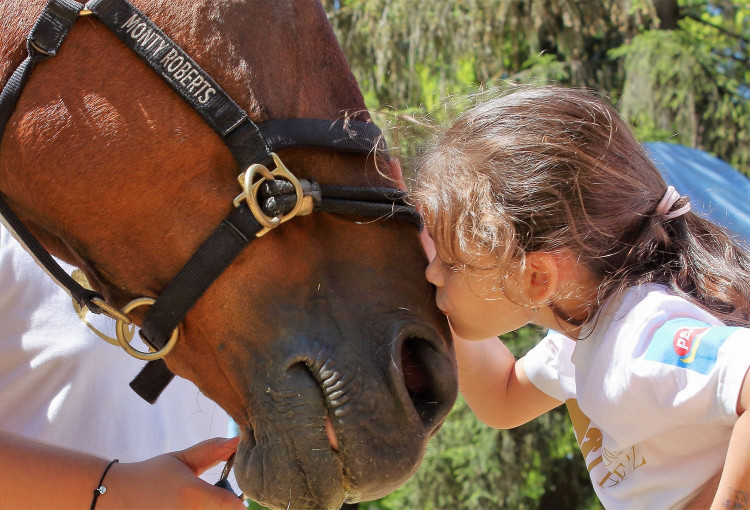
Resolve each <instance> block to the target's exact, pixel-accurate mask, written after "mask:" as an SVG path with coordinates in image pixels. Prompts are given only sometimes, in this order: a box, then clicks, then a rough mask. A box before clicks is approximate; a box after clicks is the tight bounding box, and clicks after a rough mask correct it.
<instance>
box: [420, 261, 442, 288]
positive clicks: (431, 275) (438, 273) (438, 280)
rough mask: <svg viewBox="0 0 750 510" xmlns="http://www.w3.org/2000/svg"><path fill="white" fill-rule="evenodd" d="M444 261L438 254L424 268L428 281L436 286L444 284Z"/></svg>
mask: <svg viewBox="0 0 750 510" xmlns="http://www.w3.org/2000/svg"><path fill="white" fill-rule="evenodd" d="M442 266H443V261H442V260H440V257H438V256H437V255H436V256H435V257H433V258H432V261H431V262H430V263H429V264H428V265H427V269H425V270H424V276H425V278H427V281H428V282H430V283H431V284H433V285H434V286H435V287H442V286H443V271H442Z"/></svg>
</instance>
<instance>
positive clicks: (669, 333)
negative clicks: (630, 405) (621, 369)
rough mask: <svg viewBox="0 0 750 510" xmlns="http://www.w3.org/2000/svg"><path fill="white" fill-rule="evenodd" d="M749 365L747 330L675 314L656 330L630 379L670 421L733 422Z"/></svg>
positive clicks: (699, 422) (713, 423) (749, 345)
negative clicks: (673, 317)
mask: <svg viewBox="0 0 750 510" xmlns="http://www.w3.org/2000/svg"><path fill="white" fill-rule="evenodd" d="M749 367H750V329H746V328H737V327H725V326H710V325H708V324H706V323H702V322H700V321H697V320H695V319H675V320H671V321H667V322H666V323H664V325H662V326H661V327H660V328H659V329H657V330H656V331H655V333H654V336H653V338H652V340H651V342H650V343H649V345H648V348H647V349H646V351H645V353H644V355H643V357H642V358H640V359H639V360H637V361H636V363H635V364H634V366H633V376H634V378H633V381H632V382H633V383H634V384H637V385H646V384H647V385H648V388H646V387H642V389H643V390H648V391H644V392H643V393H642V395H643V396H644V397H646V395H649V396H650V397H646V398H645V399H644V400H645V402H644V403H647V405H648V404H650V405H653V406H655V407H658V408H660V409H661V410H662V412H663V413H666V417H667V419H669V420H670V421H676V422H678V423H691V424H695V425H699V424H705V425H715V424H723V425H729V426H732V425H734V423H735V421H736V420H737V399H738V397H739V395H740V390H741V388H742V383H743V381H744V379H745V374H746V373H747V371H748V368H749Z"/></svg>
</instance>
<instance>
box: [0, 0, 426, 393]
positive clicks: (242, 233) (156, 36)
mask: <svg viewBox="0 0 750 510" xmlns="http://www.w3.org/2000/svg"><path fill="white" fill-rule="evenodd" d="M85 15H93V16H95V17H96V18H97V19H98V20H99V21H101V22H102V23H103V24H104V25H105V26H106V27H107V28H109V29H110V30H112V31H113V32H114V33H115V34H116V35H117V36H118V37H119V38H120V40H122V42H124V43H125V44H126V45H127V46H128V47H129V48H130V49H131V50H133V51H134V52H135V53H137V54H138V55H139V56H140V57H141V58H142V59H143V60H144V61H145V62H146V63H147V64H148V65H149V66H150V67H151V69H153V70H154V71H155V72H156V73H157V74H158V75H159V76H161V77H162V78H163V79H164V80H165V81H166V82H167V83H168V84H169V85H170V86H171V87H172V89H173V90H174V91H175V92H177V93H178V94H179V95H180V96H181V97H182V98H183V99H184V100H185V101H187V102H188V103H189V104H190V105H191V106H192V107H193V108H194V109H195V110H196V111H197V112H198V113H199V114H200V115H201V117H202V118H203V120H205V121H206V122H207V123H208V124H209V125H210V126H211V128H213V130H214V131H215V132H216V133H217V134H218V135H219V136H220V137H221V138H222V140H223V141H224V143H225V144H226V145H227V147H228V148H229V150H230V151H231V152H232V155H233V156H234V158H235V160H236V161H237V163H238V164H239V166H240V167H241V168H244V169H246V170H245V171H244V172H242V173H241V174H240V176H239V178H238V179H239V181H240V186H241V187H242V192H241V193H240V194H239V195H238V196H237V198H235V200H234V204H233V205H234V208H233V210H232V212H231V213H230V214H229V215H228V216H227V217H226V218H225V219H224V220H223V221H222V222H221V224H220V225H219V226H218V227H217V228H216V229H215V230H214V231H213V233H212V234H211V235H210V236H209V237H208V238H207V239H206V240H205V241H204V242H203V244H201V246H200V247H199V248H198V249H197V251H196V252H195V253H194V254H193V256H192V257H191V258H190V260H188V262H187V263H186V264H185V265H184V266H183V267H182V269H181V270H180V271H179V272H178V273H177V275H176V276H175V277H174V278H173V279H172V281H170V283H169V284H168V285H167V286H166V288H165V289H164V291H163V292H162V293H161V295H160V296H159V297H158V299H156V300H154V299H152V298H145V297H144V298H138V299H135V300H133V301H131V302H130V303H128V304H127V305H125V306H124V307H123V308H122V309H121V310H117V309H116V308H114V307H112V306H111V305H109V304H108V303H106V301H105V300H104V298H103V297H102V296H101V295H100V294H99V293H97V292H95V291H93V290H89V289H86V288H84V287H83V286H81V285H80V284H79V283H78V282H76V281H75V280H74V279H73V278H71V277H70V276H69V275H68V274H67V273H66V272H65V271H64V270H63V269H62V268H61V267H60V266H59V265H58V264H57V262H55V260H54V258H53V257H52V256H51V255H50V254H49V252H48V251H47V250H46V249H45V248H44V247H42V245H41V244H40V243H39V241H38V240H37V239H36V238H35V237H34V236H33V235H32V234H31V233H30V232H29V230H28V229H27V228H26V227H25V226H24V224H23V223H22V222H21V221H20V220H19V218H18V217H17V216H16V215H15V213H13V211H12V210H11V209H10V207H8V204H7V203H6V202H5V200H4V198H3V196H2V194H0V221H2V222H3V223H4V224H5V225H6V226H7V227H8V229H9V230H10V232H11V233H12V234H13V235H14V237H16V239H18V240H19V241H20V242H21V244H22V245H23V246H24V248H25V249H26V251H28V252H29V253H30V254H31V255H32V256H33V257H34V258H35V260H36V261H37V263H39V264H40V265H41V266H42V268H44V269H45V271H46V272H47V273H48V274H49V275H50V276H51V277H52V278H53V279H54V280H55V282H56V283H57V284H58V285H60V286H61V287H62V288H63V289H64V290H66V291H67V292H68V293H69V294H70V296H71V297H72V298H73V299H74V300H75V301H76V302H77V303H78V305H79V306H81V307H83V306H86V307H87V308H88V309H89V310H90V311H91V312H93V313H103V314H105V315H107V316H109V317H111V318H113V319H114V320H115V321H116V331H117V337H118V343H119V344H120V345H121V346H122V347H123V349H125V350H126V351H127V352H128V353H129V354H131V355H133V356H135V357H137V358H139V359H144V360H148V363H147V364H146V366H145V367H144V369H143V370H142V371H141V373H140V374H139V375H138V376H137V377H136V378H135V379H134V380H133V382H131V383H130V386H131V387H132V388H133V389H134V390H135V391H136V393H138V394H139V395H140V396H141V397H143V398H144V399H145V400H147V401H148V402H151V403H154V402H155V401H156V399H157V398H158V396H159V395H160V394H161V392H162V391H163V389H164V388H165V387H166V386H167V384H169V382H170V381H171V380H172V378H173V377H174V375H173V374H172V373H171V372H170V371H169V369H168V368H167V365H166V363H164V360H163V359H162V358H163V357H164V356H166V354H168V353H169V351H170V350H171V349H172V347H174V345H175V343H176V341H177V337H178V329H177V328H178V325H179V323H180V322H181V321H182V319H183V318H184V317H185V315H186V314H187V313H188V311H189V310H190V309H191V308H192V307H193V305H194V304H195V303H196V302H197V301H198V299H199V298H200V297H201V296H202V295H203V293H204V292H205V291H206V289H208V287H209V286H210V285H211V284H212V283H213V281H214V280H215V279H216V278H218V276H219V275H220V274H221V273H222V272H224V270H225V269H226V268H227V267H228V266H229V264H231V262H232V261H233V260H234V259H235V258H236V257H237V255H239V253H240V252H241V251H242V250H243V249H244V248H245V246H247V245H248V244H249V243H250V242H251V241H252V240H254V239H256V238H258V237H260V236H262V235H264V234H265V233H267V232H269V231H270V230H272V229H274V228H276V227H277V226H278V225H279V224H281V223H283V222H285V221H288V220H290V219H292V218H294V217H295V216H300V215H304V214H310V213H311V212H313V211H321V212H330V213H335V214H354V215H359V216H371V217H376V218H388V217H395V218H401V219H405V220H407V221H410V222H412V223H414V224H415V225H417V226H418V227H420V228H421V218H420V216H419V213H418V212H417V211H416V210H414V208H412V207H410V206H409V205H408V204H407V203H406V202H405V201H404V197H405V194H404V192H403V191H401V190H397V189H391V188H367V187H344V186H326V185H321V184H317V183H315V182H312V181H305V180H298V179H297V178H296V177H295V176H294V175H293V174H292V172H290V171H289V170H288V169H287V168H286V167H285V166H284V164H283V163H282V161H281V160H280V159H279V157H278V156H277V155H276V151H278V150H280V149H284V148H287V147H294V146H306V147H321V148H327V149H332V150H337V151H346V152H353V153H360V154H370V153H375V155H376V156H377V155H379V154H381V155H386V154H387V153H386V148H385V144H384V142H383V140H382V134H381V132H380V130H379V129H378V128H377V126H375V125H374V124H372V123H369V122H359V121H348V120H347V121H344V120H337V121H331V120H324V119H276V120H269V121H266V122H262V123H259V124H255V123H254V122H253V121H252V120H250V118H249V117H248V115H247V113H245V111H244V110H242V108H240V107H239V106H238V105H237V104H236V103H235V102H234V101H233V100H232V99H231V98H230V97H229V96H228V95H227V94H226V92H224V90H222V89H221V87H220V86H219V85H218V84H217V83H216V82H215V81H214V80H213V79H212V78H211V77H210V76H209V75H208V74H207V73H206V72H205V71H204V70H203V69H201V68H200V67H199V66H198V65H197V64H196V63H195V62H194V61H193V60H192V58H190V56H189V55H188V54H187V53H185V51H183V50H182V48H180V47H179V46H178V45H177V44H175V43H174V42H173V41H172V40H171V39H170V38H169V37H168V36H167V35H166V34H164V32H162V31H161V29H159V28H158V27H157V26H156V25H155V24H154V23H153V22H152V21H151V20H150V19H149V18H148V17H147V16H146V15H145V14H143V13H142V12H141V11H139V10H138V9H136V8H135V7H134V6H132V5H131V4H130V3H129V2H128V1H127V0H91V1H90V2H88V3H87V4H86V5H85V7H84V5H82V4H80V3H78V2H75V1H73V0H50V1H49V3H48V4H47V5H46V7H45V8H44V11H43V12H42V14H41V15H40V16H39V18H38V19H37V21H36V23H35V25H34V27H33V28H32V29H31V32H30V33H29V35H28V37H27V52H28V54H27V57H26V59H25V60H24V61H23V62H22V63H21V64H20V65H19V66H18V67H17V68H16V69H15V71H14V72H13V74H12V75H11V77H10V79H9V80H8V83H7V84H6V85H5V87H4V88H3V89H2V91H1V92H0V140H2V136H3V133H4V131H5V128H6V126H7V123H8V120H9V119H10V116H11V114H12V113H13V109H14V108H15V105H16V103H17V102H18V98H19V97H20V95H21V92H22V90H23V87H24V85H25V84H26V81H27V80H28V77H29V75H30V74H31V71H32V70H33V69H34V66H35V65H36V64H37V63H39V62H41V61H44V60H47V59H48V58H51V57H53V56H55V54H56V53H57V51H58V49H59V48H60V46H61V44H62V42H63V40H64V39H65V37H66V36H67V34H68V32H69V31H70V29H71V28H72V27H73V24H74V23H75V21H76V20H77V19H78V18H79V17H80V16H85ZM271 162H273V163H274V164H275V166H274V167H273V168H272V169H269V168H268V166H267V165H269V164H270V163H271ZM269 166H270V165H269ZM146 305H150V308H149V310H148V311H147V312H146V314H145V316H144V319H143V325H142V327H141V337H142V339H143V340H144V342H145V343H146V345H148V346H149V350H150V352H148V353H146V352H141V351H138V350H136V349H135V348H133V347H132V346H131V345H130V344H129V343H128V337H127V335H126V334H125V332H124V328H125V327H126V326H129V325H130V324H131V321H130V319H129V318H128V313H129V312H130V311H131V310H133V309H134V308H136V307H138V306H146Z"/></svg>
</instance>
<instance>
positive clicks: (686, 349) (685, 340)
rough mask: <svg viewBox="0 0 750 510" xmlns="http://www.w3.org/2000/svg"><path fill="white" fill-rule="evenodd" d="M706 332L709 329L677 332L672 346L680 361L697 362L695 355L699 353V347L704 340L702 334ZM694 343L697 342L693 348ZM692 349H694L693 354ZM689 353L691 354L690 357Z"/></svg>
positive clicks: (690, 329)
mask: <svg viewBox="0 0 750 510" xmlns="http://www.w3.org/2000/svg"><path fill="white" fill-rule="evenodd" d="M706 331H708V328H680V329H678V330H677V332H676V333H675V335H674V340H673V342H672V345H673V347H674V352H675V353H676V354H677V355H678V356H680V361H682V362H683V363H692V362H693V361H694V360H695V353H697V352H698V346H699V345H700V344H701V339H702V338H703V336H702V335H701V334H702V333H704V332H706ZM696 338H697V340H696ZM693 342H695V346H693ZM691 347H694V348H693V349H692V352H691ZM688 353H690V355H689V356H688Z"/></svg>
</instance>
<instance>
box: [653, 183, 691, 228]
mask: <svg viewBox="0 0 750 510" xmlns="http://www.w3.org/2000/svg"><path fill="white" fill-rule="evenodd" d="M679 199H680V194H679V193H677V191H675V189H674V186H669V187H667V191H666V192H665V193H664V197H663V198H662V199H661V202H659V204H658V205H657V206H656V215H657V216H663V217H664V219H665V220H671V219H672V218H676V217H678V216H682V215H683V214H685V213H686V212H688V211H689V210H690V202H688V203H687V204H685V205H683V206H682V207H680V208H679V209H677V210H676V211H672V212H669V210H670V209H671V208H672V206H673V205H674V204H675V202H677V201H678V200H679ZM667 213H669V214H667Z"/></svg>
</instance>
